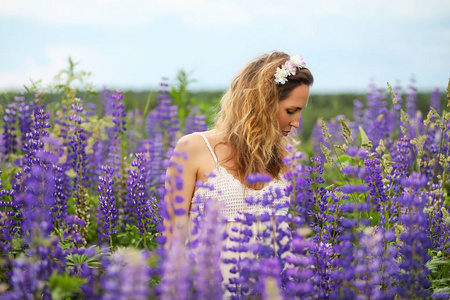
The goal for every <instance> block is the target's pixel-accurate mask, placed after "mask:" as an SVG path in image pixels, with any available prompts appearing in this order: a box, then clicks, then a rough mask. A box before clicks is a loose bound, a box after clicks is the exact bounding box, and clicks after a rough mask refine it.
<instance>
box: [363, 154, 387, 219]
mask: <svg viewBox="0 0 450 300" xmlns="http://www.w3.org/2000/svg"><path fill="white" fill-rule="evenodd" d="M364 164H365V166H366V174H367V175H366V178H365V182H366V184H367V186H368V187H369V189H370V197H369V198H368V199H367V200H368V201H370V202H368V203H369V204H370V205H371V207H372V208H373V209H374V211H379V210H380V206H381V205H382V204H383V203H384V202H386V201H387V200H388V196H387V194H386V191H385V187H384V184H383V177H382V176H381V166H380V165H381V162H380V160H379V159H378V158H376V157H372V158H369V159H366V160H365V162H364Z"/></svg>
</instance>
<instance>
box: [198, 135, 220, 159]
mask: <svg viewBox="0 0 450 300" xmlns="http://www.w3.org/2000/svg"><path fill="white" fill-rule="evenodd" d="M196 133H198V134H200V135H201V136H202V137H203V139H204V140H205V143H206V146H208V149H209V152H211V155H212V157H213V158H214V161H215V162H216V167H217V166H219V162H218V161H217V156H216V154H215V153H214V151H213V149H212V147H211V144H210V143H209V141H208V139H207V138H206V136H205V135H204V134H203V132H196Z"/></svg>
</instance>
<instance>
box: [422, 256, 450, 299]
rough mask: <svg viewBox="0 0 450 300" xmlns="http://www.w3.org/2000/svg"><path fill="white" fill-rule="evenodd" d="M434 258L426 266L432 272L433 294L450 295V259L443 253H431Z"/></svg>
mask: <svg viewBox="0 0 450 300" xmlns="http://www.w3.org/2000/svg"><path fill="white" fill-rule="evenodd" d="M430 254H431V255H432V258H431V259H430V260H429V261H428V262H427V264H426V266H427V268H428V269H430V270H431V274H430V280H431V283H432V286H431V289H432V290H433V294H439V293H449V294H450V257H449V256H448V255H447V256H445V255H443V254H442V252H441V251H430Z"/></svg>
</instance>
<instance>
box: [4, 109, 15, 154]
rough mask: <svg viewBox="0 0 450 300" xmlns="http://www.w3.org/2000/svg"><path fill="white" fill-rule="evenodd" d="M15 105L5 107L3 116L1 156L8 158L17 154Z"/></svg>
mask: <svg viewBox="0 0 450 300" xmlns="http://www.w3.org/2000/svg"><path fill="white" fill-rule="evenodd" d="M16 118H17V104H16V103H12V104H8V105H7V106H6V109H5V111H4V116H3V122H4V124H3V136H2V139H3V151H4V152H3V155H4V156H5V157H6V158H8V157H9V155H10V154H12V153H16V152H17V134H16Z"/></svg>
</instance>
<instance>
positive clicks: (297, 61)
mask: <svg viewBox="0 0 450 300" xmlns="http://www.w3.org/2000/svg"><path fill="white" fill-rule="evenodd" d="M305 67H306V63H305V60H304V59H303V57H302V56H301V55H296V56H291V57H290V58H289V60H288V61H286V62H285V63H284V64H283V65H282V66H281V67H280V68H277V70H276V72H275V83H276V84H279V83H281V84H285V83H286V82H287V77H288V76H290V75H295V74H297V69H302V68H305Z"/></svg>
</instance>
